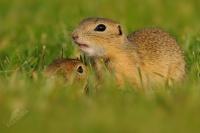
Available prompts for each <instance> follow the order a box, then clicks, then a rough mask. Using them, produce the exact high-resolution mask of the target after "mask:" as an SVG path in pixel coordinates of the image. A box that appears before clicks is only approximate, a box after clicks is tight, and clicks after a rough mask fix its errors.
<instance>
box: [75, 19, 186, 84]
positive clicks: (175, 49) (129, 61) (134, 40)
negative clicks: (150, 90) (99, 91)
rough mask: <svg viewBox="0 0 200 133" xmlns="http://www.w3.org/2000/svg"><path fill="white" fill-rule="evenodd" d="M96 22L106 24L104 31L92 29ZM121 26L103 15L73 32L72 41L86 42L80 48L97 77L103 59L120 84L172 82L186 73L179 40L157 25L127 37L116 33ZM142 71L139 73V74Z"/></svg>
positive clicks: (83, 23) (86, 21)
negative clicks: (88, 59) (85, 46)
mask: <svg viewBox="0 0 200 133" xmlns="http://www.w3.org/2000/svg"><path fill="white" fill-rule="evenodd" d="M98 24H104V25H106V30H105V31H104V32H97V31H94V28H95V27H96V26H97V25H98ZM120 30H122V28H121V26H120V25H119V24H118V23H116V22H114V21H113V20H109V19H105V18H89V19H85V20H83V21H81V22H80V24H79V26H78V27H77V28H76V29H75V30H74V31H73V33H72V37H73V38H74V36H76V37H77V38H76V39H74V42H75V43H77V44H78V45H79V44H86V45H87V46H88V48H80V49H81V50H82V51H83V52H84V53H86V54H87V55H88V56H89V57H90V60H91V64H92V65H93V67H94V68H95V69H96V70H97V73H98V74H99V77H101V74H102V72H103V68H102V65H101V64H102V63H101V62H102V61H103V62H104V63H105V66H106V67H107V69H108V70H109V71H110V72H112V73H114V74H115V77H116V78H117V80H118V82H119V84H124V82H125V80H126V81H127V79H128V81H129V82H131V83H133V84H134V85H139V84H140V85H141V78H142V81H143V84H144V85H147V84H148V83H149V82H150V83H154V84H164V83H165V82H166V81H168V82H169V85H171V84H172V79H173V80H175V81H181V80H182V79H183V78H184V76H185V65H186V63H185V60H184V55H183V51H182V50H181V48H180V46H179V44H178V42H177V41H176V40H175V39H174V38H173V37H172V36H171V35H169V34H168V33H167V32H165V31H163V30H161V29H158V28H144V29H140V30H138V31H135V32H133V33H132V34H130V35H128V36H126V35H125V34H124V33H123V30H122V35H119V32H120ZM139 71H140V72H141V75H140V74H139Z"/></svg>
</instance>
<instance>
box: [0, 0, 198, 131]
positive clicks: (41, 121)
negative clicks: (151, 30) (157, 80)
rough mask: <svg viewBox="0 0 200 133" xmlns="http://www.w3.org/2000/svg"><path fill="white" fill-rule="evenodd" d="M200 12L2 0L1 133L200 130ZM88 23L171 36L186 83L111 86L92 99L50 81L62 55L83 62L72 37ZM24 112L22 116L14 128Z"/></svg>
mask: <svg viewBox="0 0 200 133" xmlns="http://www.w3.org/2000/svg"><path fill="white" fill-rule="evenodd" d="M199 10H200V1H199V0H96V1H94V0H0V133H10V132H15V133H18V132H19V133H23V132H29V133H32V132H33V133H35V132H38V133H39V132H41V133H44V132H49V133H51V132H52V133H54V132H67V133H74V132H77V133H81V132H83V133H102V132H103V133H106V132H109V133H111V132H114V133H117V132H119V133H121V132H127V133H128V132H130V133H133V132H135V133H146V132H152V133H161V132H162V133H168V132H171V133H173V132H176V133H177V132H181V133H188V132H191V133H195V132H196V133H197V132H199V131H200V127H199V124H200V113H199V112H200V81H199V76H200V67H199V66H200V15H199ZM87 17H105V18H110V19H113V20H115V21H117V22H119V23H120V24H121V25H122V27H123V28H124V30H125V32H126V34H127V35H128V34H130V33H131V32H133V31H134V30H137V29H140V28H143V27H160V28H162V29H164V30H166V31H168V32H169V33H170V34H171V35H173V36H174V37H175V38H176V39H177V40H178V42H179V43H180V45H181V47H182V48H183V50H184V51H185V55H186V61H187V73H188V75H187V79H186V81H185V82H184V83H183V84H182V85H177V86H174V87H171V88H160V89H155V90H153V91H150V90H138V91H133V90H132V89H131V88H127V89H126V90H123V91H119V90H117V89H116V88H114V87H113V86H114V85H113V84H112V83H111V84H109V80H108V84H105V85H104V89H105V91H102V92H101V93H97V92H95V91H91V92H90V93H89V94H88V95H86V96H78V95H76V94H75V93H73V92H72V91H71V90H73V86H62V85H60V86H56V85H55V84H54V83H52V82H49V81H47V80H46V79H45V78H44V76H43V74H42V73H43V68H45V66H46V65H47V64H49V63H50V62H52V61H53V60H55V59H57V58H58V57H60V56H61V55H62V51H63V56H64V57H70V58H76V57H79V54H80V53H79V52H78V50H77V48H76V47H75V45H73V43H72V41H71V37H70V36H71V32H72V31H73V29H74V28H75V27H76V26H77V25H78V23H79V22H80V21H81V20H82V19H84V18H87ZM33 70H35V71H36V72H37V74H36V75H35V76H33V75H32V72H33ZM90 79H91V80H90V83H89V86H90V84H92V82H93V80H92V75H91V77H90ZM90 88H91V89H92V86H90ZM17 109H20V110H21V111H20V113H21V116H22V117H19V118H18V119H16V122H15V123H13V124H12V125H10V126H8V125H7V124H8V122H9V120H10V119H11V115H12V114H13V112H16V110H17ZM25 110H28V111H29V112H28V113H27V114H24V116H23V115H22V114H23V111H25ZM20 113H18V115H17V116H20ZM14 116H16V115H15V113H14Z"/></svg>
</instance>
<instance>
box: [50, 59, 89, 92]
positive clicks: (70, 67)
mask: <svg viewBox="0 0 200 133" xmlns="http://www.w3.org/2000/svg"><path fill="white" fill-rule="evenodd" d="M46 75H47V76H48V77H52V78H53V79H56V80H61V82H64V83H69V84H70V85H73V87H76V88H77V89H79V90H80V89H82V91H83V92H84V91H85V90H84V89H86V85H87V79H88V70H87V67H86V66H85V65H84V64H83V63H82V62H81V61H80V60H78V59H68V58H60V59H58V60H56V61H54V62H52V63H51V64H49V65H48V67H47V74H46Z"/></svg>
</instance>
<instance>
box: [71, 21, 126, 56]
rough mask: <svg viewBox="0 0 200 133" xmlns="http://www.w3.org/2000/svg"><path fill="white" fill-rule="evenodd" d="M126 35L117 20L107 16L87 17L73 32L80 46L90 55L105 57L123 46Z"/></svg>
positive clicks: (73, 37)
mask: <svg viewBox="0 0 200 133" xmlns="http://www.w3.org/2000/svg"><path fill="white" fill-rule="evenodd" d="M125 38H126V36H125V35H124V33H123V29H122V27H121V26H120V24H118V23H117V22H115V21H113V20H110V19H106V18H87V19H84V20H82V21H81V22H80V24H79V25H78V27H77V28H76V29H75V30H74V31H73V33H72V39H73V41H74V42H75V43H76V44H78V48H79V49H80V50H81V51H83V52H84V53H85V54H87V55H88V56H90V57H103V56H105V55H107V54H108V52H109V50H113V48H116V47H121V45H122V44H124V43H123V41H125Z"/></svg>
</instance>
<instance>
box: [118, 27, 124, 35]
mask: <svg viewBox="0 0 200 133" xmlns="http://www.w3.org/2000/svg"><path fill="white" fill-rule="evenodd" d="M118 30H119V35H120V36H121V35H122V34H123V33H122V27H121V26H120V25H118Z"/></svg>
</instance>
